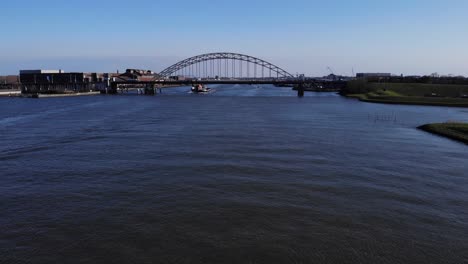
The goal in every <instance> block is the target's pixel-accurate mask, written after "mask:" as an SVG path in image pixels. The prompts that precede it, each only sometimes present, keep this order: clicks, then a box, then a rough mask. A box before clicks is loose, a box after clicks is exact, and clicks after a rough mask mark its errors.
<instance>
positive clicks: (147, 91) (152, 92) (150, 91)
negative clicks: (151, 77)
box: [145, 85, 156, 95]
mask: <svg viewBox="0 0 468 264" xmlns="http://www.w3.org/2000/svg"><path fill="white" fill-rule="evenodd" d="M155 94H156V88H155V87H154V85H147V86H146V87H145V95H155Z"/></svg>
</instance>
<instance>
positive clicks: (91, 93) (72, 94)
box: [21, 92, 101, 98]
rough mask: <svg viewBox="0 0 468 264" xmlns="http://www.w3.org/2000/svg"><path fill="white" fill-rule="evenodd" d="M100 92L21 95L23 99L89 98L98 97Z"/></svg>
mask: <svg viewBox="0 0 468 264" xmlns="http://www.w3.org/2000/svg"><path fill="white" fill-rule="evenodd" d="M100 94H101V92H87V93H69V94H21V97H24V98H55V97H71V96H91V95H100Z"/></svg>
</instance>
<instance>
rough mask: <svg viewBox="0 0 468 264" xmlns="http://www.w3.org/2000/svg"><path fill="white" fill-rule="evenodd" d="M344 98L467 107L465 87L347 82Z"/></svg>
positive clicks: (467, 86)
mask: <svg viewBox="0 0 468 264" xmlns="http://www.w3.org/2000/svg"><path fill="white" fill-rule="evenodd" d="M344 94H345V96H347V97H352V98H358V99H359V100H361V101H365V102H371V103H385V104H411V105H436V106H454V107H468V98H463V96H464V95H468V85H448V84H422V83H370V82H367V81H365V80H354V81H350V82H348V85H347V87H346V89H345V92H344Z"/></svg>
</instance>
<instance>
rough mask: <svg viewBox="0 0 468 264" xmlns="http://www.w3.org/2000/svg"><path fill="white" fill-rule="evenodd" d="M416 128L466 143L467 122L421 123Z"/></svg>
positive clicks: (467, 142)
mask: <svg viewBox="0 0 468 264" xmlns="http://www.w3.org/2000/svg"><path fill="white" fill-rule="evenodd" d="M418 128H419V129H421V130H424V131H426V132H429V133H432V134H436V135H440V136H444V137H447V138H451V139H453V140H457V141H460V142H463V143H465V144H467V145H468V123H437V124H427V125H422V126H420V127H418Z"/></svg>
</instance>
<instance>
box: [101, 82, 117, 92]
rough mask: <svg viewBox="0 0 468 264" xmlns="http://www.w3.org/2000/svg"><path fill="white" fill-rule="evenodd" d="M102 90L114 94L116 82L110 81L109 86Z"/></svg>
mask: <svg viewBox="0 0 468 264" xmlns="http://www.w3.org/2000/svg"><path fill="white" fill-rule="evenodd" d="M102 92H103V91H101V93H102ZM104 92H105V93H106V94H116V93H117V83H115V82H112V83H111V85H110V87H106V88H105V90H104Z"/></svg>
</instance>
